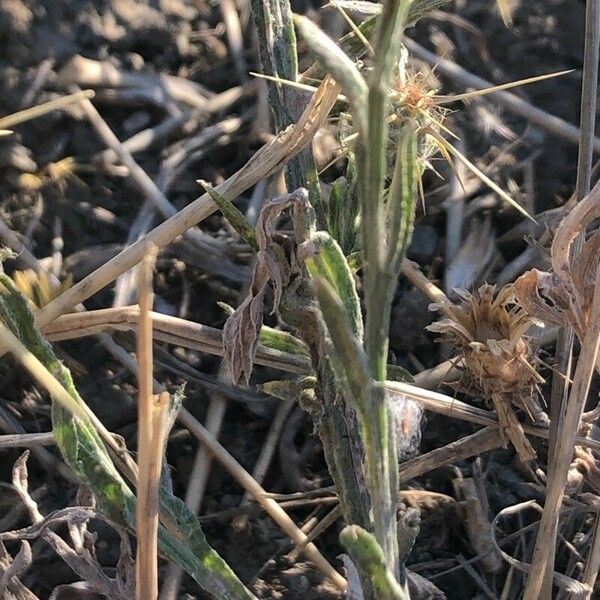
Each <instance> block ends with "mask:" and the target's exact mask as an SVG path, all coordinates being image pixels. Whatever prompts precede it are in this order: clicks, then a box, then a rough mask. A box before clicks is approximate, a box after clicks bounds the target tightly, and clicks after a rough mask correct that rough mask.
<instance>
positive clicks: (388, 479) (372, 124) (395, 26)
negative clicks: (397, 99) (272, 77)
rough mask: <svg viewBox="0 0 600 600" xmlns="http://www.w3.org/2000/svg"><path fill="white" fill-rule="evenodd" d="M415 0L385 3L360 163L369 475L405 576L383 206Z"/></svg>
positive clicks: (395, 567)
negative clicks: (390, 393)
mask: <svg viewBox="0 0 600 600" xmlns="http://www.w3.org/2000/svg"><path fill="white" fill-rule="evenodd" d="M409 6H410V0H388V1H387V2H384V4H383V7H382V14H381V17H380V19H379V25H378V32H377V38H376V46H375V64H374V66H373V70H372V72H371V77H370V80H369V91H368V106H367V114H368V116H367V123H366V135H365V136H364V137H363V138H362V141H361V142H359V144H358V148H357V160H358V164H359V166H360V167H362V168H361V171H362V173H361V175H362V176H361V191H362V194H361V196H362V216H363V220H362V232H363V248H364V255H365V264H364V288H365V304H366V313H367V317H366V328H365V349H366V353H367V357H368V358H367V360H368V370H369V375H370V376H371V378H372V380H373V382H372V385H371V386H370V391H369V394H368V395H369V398H368V399H367V406H369V409H370V410H368V412H367V414H368V415H369V417H368V418H367V423H366V424H365V430H366V433H367V435H368V438H369V439H367V440H365V442H366V443H365V453H366V459H367V473H368V478H369V480H370V489H371V495H372V498H371V501H372V506H373V519H374V528H375V538H376V539H377V542H378V543H379V544H380V546H381V548H382V549H383V553H384V556H385V559H386V563H387V565H388V567H389V569H390V570H391V572H392V573H394V574H395V576H396V577H399V576H400V565H399V560H398V538H397V531H396V514H395V511H396V499H397V493H398V481H397V468H398V465H397V460H398V459H397V456H396V453H395V451H394V445H392V443H393V442H395V428H394V427H391V426H390V423H391V415H390V410H389V406H388V402H387V398H386V394H385V390H384V388H383V385H382V382H384V381H385V378H386V363H387V352H388V330H389V322H390V311H391V301H392V294H393V291H394V289H395V286H396V280H395V277H394V276H393V272H392V273H390V269H389V265H388V264H387V263H388V260H387V258H388V256H389V254H388V247H387V243H390V244H391V243H394V242H393V241H392V240H389V241H388V242H387V243H386V241H385V240H386V229H385V210H384V203H383V192H384V184H385V179H386V166H387V162H386V154H387V135H388V124H387V118H386V117H387V115H388V111H389V90H390V86H391V81H392V77H393V74H394V70H395V69H396V68H397V65H398V61H399V57H400V51H401V45H400V40H401V37H402V31H403V28H404V23H405V20H406V15H407V13H408V8H409Z"/></svg>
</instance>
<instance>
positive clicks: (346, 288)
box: [301, 231, 363, 343]
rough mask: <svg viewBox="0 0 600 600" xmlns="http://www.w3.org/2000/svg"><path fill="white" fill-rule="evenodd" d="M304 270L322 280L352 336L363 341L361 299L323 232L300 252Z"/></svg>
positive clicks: (334, 245)
mask: <svg viewBox="0 0 600 600" xmlns="http://www.w3.org/2000/svg"><path fill="white" fill-rule="evenodd" d="M301 252H302V258H304V263H305V264H306V268H307V269H308V272H309V273H310V275H311V277H313V278H315V279H316V278H319V277H320V278H322V279H324V280H325V281H327V283H328V284H329V285H330V286H331V287H332V288H333V290H334V293H335V294H336V295H337V297H338V298H339V300H340V303H341V305H342V310H343V312H344V313H345V314H346V318H347V320H348V324H349V325H350V330H351V331H352V334H353V335H354V336H356V339H357V340H358V341H359V343H360V342H361V341H362V331H363V323H362V313H361V310H360V299H359V297H358V293H357V291H356V286H355V284H354V277H353V275H352V271H351V270H350V267H349V266H348V262H347V261H346V257H345V256H344V253H343V252H342V249H341V248H340V246H339V244H338V243H337V242H336V241H335V240H334V239H333V237H331V235H329V234H328V233H327V232H325V231H317V232H316V233H315V234H313V235H312V237H311V238H310V240H309V241H308V242H305V243H304V244H303V245H302V248H301Z"/></svg>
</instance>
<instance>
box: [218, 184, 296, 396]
mask: <svg viewBox="0 0 600 600" xmlns="http://www.w3.org/2000/svg"><path fill="white" fill-rule="evenodd" d="M306 195H307V192H306V190H304V189H299V190H296V191H295V192H293V193H291V194H287V195H285V196H281V197H279V198H275V199H273V200H271V201H269V202H267V203H266V204H265V205H264V207H263V208H262V210H261V212H260V215H259V217H258V221H257V224H256V242H257V244H258V253H257V256H256V264H255V266H254V273H253V275H252V283H251V285H250V290H249V292H248V295H247V296H246V298H244V301H243V302H242V303H241V304H240V305H239V306H238V308H237V309H236V310H235V311H234V313H233V314H232V315H231V316H230V317H229V318H228V319H227V321H226V323H225V326H224V327H223V349H224V353H225V358H226V360H227V363H228V365H229V369H230V371H231V376H232V378H233V382H234V383H237V382H238V381H239V380H240V378H241V377H242V375H243V376H244V380H245V382H246V385H248V383H249V381H250V375H251V374H252V365H253V362H254V355H255V352H256V345H257V343H258V335H259V333H260V329H261V327H262V323H263V300H264V296H265V291H266V289H267V284H268V283H269V281H271V282H272V283H273V290H274V302H273V312H276V311H277V308H278V306H279V303H280V301H281V295H282V293H283V289H284V288H285V286H286V285H287V284H288V283H289V280H290V275H291V269H292V267H291V265H290V262H289V260H288V258H287V255H286V253H285V250H284V248H283V247H282V246H281V245H280V244H279V242H278V241H277V240H276V239H274V233H275V226H276V223H277V219H278V218H279V216H280V215H281V213H282V212H283V211H284V210H285V209H286V208H289V207H290V206H292V205H293V204H294V203H295V202H297V201H299V200H301V199H304V200H305V198H306Z"/></svg>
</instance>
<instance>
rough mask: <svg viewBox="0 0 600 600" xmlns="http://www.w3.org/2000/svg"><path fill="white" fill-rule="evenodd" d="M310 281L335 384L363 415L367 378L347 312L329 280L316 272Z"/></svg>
mask: <svg viewBox="0 0 600 600" xmlns="http://www.w3.org/2000/svg"><path fill="white" fill-rule="evenodd" d="M311 275H312V274H311ZM313 284H314V287H315V293H316V296H317V299H318V301H319V307H320V308H321V313H322V315H323V320H324V321H325V325H327V330H328V331H329V335H330V337H331V341H332V343H333V349H334V356H332V358H333V359H334V360H333V361H332V364H333V368H334V370H335V373H336V377H337V379H338V383H339V384H340V385H342V386H344V385H345V386H346V387H347V392H348V393H349V396H350V398H351V399H352V400H353V401H354V405H355V407H356V410H357V411H358V412H359V413H360V414H362V415H363V417H364V416H365V413H366V411H367V407H366V404H365V400H366V398H367V397H368V393H367V392H368V390H369V388H370V383H371V380H370V378H369V374H368V372H367V361H366V356H365V353H364V351H363V349H362V347H361V345H360V338H358V336H357V335H356V334H355V333H354V332H353V331H352V328H351V324H350V321H349V320H348V312H347V310H346V309H345V307H344V305H343V304H342V302H341V300H340V297H339V295H338V294H337V293H336V290H335V288H334V287H333V286H332V285H331V284H330V283H329V281H328V280H327V279H325V278H324V277H321V276H319V275H313ZM363 425H364V418H363V419H361V427H362V426H363Z"/></svg>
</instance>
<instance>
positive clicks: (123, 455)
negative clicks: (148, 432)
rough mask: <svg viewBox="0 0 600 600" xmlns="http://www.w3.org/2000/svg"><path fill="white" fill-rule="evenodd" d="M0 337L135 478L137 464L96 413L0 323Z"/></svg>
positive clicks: (125, 471) (57, 399) (39, 380)
mask: <svg viewBox="0 0 600 600" xmlns="http://www.w3.org/2000/svg"><path fill="white" fill-rule="evenodd" d="M0 341H1V342H2V344H3V345H5V347H6V348H8V350H9V351H10V352H12V354H13V355H14V356H15V358H16V359H17V360H18V361H19V362H20V363H21V364H22V365H23V366H24V367H25V368H26V369H27V371H29V373H30V374H31V375H32V376H33V378H34V379H35V380H36V381H37V382H38V383H39V384H40V385H41V386H42V387H44V388H45V389H46V390H47V391H48V392H49V393H50V394H51V395H52V397H53V398H54V399H55V400H56V401H57V402H59V403H60V404H61V405H62V406H63V407H64V408H65V409H66V410H68V411H69V412H71V413H72V414H73V415H75V416H76V417H78V418H79V419H81V420H82V421H84V422H88V423H91V424H92V425H93V427H94V428H95V429H96V431H97V432H98V433H99V435H100V436H101V437H102V440H103V441H104V443H105V444H106V445H107V447H108V448H109V449H110V450H111V451H112V453H113V456H114V458H115V459H116V461H117V462H118V463H119V465H120V467H121V469H122V471H123V473H125V475H126V476H127V477H128V478H129V479H130V481H132V482H133V483H136V482H137V468H136V465H135V463H133V462H132V460H131V457H130V455H129V454H128V453H127V451H126V450H125V449H124V448H123V447H122V446H121V445H120V444H119V443H118V442H117V441H116V440H115V438H114V437H113V436H112V434H111V433H110V432H109V431H108V430H107V429H106V427H105V426H104V425H103V424H102V422H101V421H100V420H99V419H98V417H97V416H96V415H95V414H94V413H93V412H92V411H91V410H90V409H89V408H88V407H87V405H86V404H79V403H77V402H76V401H75V400H74V399H73V397H72V396H71V395H70V394H69V392H68V391H67V390H66V389H65V388H64V387H63V386H62V385H61V384H60V383H59V381H58V380H57V379H56V378H55V377H54V375H52V373H50V371H48V369H46V367H45V366H44V365H43V364H42V363H41V362H40V361H39V360H38V359H37V358H36V357H35V356H34V355H33V354H32V353H31V352H30V351H29V350H27V348H25V346H24V345H23V344H22V343H21V341H20V340H19V339H18V338H17V337H16V336H15V335H14V334H13V333H12V331H10V329H8V328H7V327H6V326H5V325H4V324H2V323H0Z"/></svg>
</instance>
